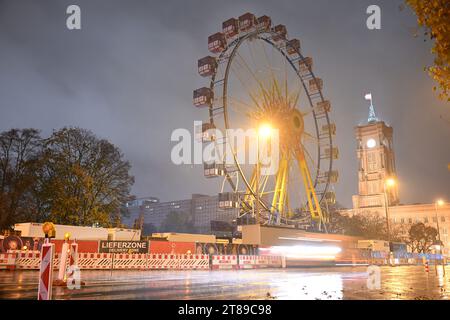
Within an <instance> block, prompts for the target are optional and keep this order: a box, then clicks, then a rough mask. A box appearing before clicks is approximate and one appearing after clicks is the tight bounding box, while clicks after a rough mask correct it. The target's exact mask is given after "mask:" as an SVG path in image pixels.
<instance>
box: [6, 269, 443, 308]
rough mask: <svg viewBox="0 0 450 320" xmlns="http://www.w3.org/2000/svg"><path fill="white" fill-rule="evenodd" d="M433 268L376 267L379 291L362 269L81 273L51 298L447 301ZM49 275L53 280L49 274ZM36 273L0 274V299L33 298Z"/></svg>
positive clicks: (54, 291)
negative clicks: (75, 284) (76, 284)
mask: <svg viewBox="0 0 450 320" xmlns="http://www.w3.org/2000/svg"><path fill="white" fill-rule="evenodd" d="M440 268H441V269H439V272H438V274H437V275H436V272H435V268H434V266H430V272H429V274H427V273H426V272H425V271H424V268H423V267H422V266H397V267H381V288H380V289H374V290H369V289H368V288H367V278H368V274H367V267H363V266H358V267H332V268H295V269H257V270H238V271H236V270H230V271H228V270H226V271H225V270H224V271H217V270H215V271H200V270H195V271H155V270H153V271H121V270H115V271H113V272H111V271H81V272H82V273H81V277H82V280H83V281H84V282H85V286H83V287H82V288H81V289H79V290H69V289H63V288H60V287H54V288H53V298H54V299H209V300H211V299H219V300H220V299H280V300H283V299H311V300H314V299H321V300H325V299H332V300H341V299H377V300H378V299H410V300H414V299H416V300H417V299H446V300H448V299H450V266H447V267H446V276H444V275H443V272H442V267H440ZM54 276H56V275H55V274H54ZM37 280H38V272H37V271H14V272H12V271H0V299H35V298H36V295H37V286H38V281H37Z"/></svg>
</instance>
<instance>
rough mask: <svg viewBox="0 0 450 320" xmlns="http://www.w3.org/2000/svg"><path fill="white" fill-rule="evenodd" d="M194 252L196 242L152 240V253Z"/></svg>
mask: <svg viewBox="0 0 450 320" xmlns="http://www.w3.org/2000/svg"><path fill="white" fill-rule="evenodd" d="M189 252H190V253H191V254H194V253H195V243H194V242H170V241H154V240H153V241H150V253H170V254H188V253H189Z"/></svg>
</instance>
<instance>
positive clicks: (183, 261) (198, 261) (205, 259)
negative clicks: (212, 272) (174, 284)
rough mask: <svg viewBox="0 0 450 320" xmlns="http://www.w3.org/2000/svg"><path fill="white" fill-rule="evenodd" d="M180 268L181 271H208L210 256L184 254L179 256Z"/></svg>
mask: <svg viewBox="0 0 450 320" xmlns="http://www.w3.org/2000/svg"><path fill="white" fill-rule="evenodd" d="M178 263H179V266H178V268H179V269H181V270H208V269H209V256H208V255H207V254H182V255H179V256H178Z"/></svg>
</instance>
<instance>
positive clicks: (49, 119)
mask: <svg viewBox="0 0 450 320" xmlns="http://www.w3.org/2000/svg"><path fill="white" fill-rule="evenodd" d="M76 3H77V4H78V5H80V6H81V9H82V30H80V31H69V30H67V29H66V28H65V19H66V15H65V9H66V7H67V6H68V5H69V4H73V1H62V0H54V1H50V0H47V1H39V2H38V1H31V0H30V1H16V0H3V1H0V130H7V129H9V128H11V127H36V128H39V129H42V130H43V132H44V133H45V134H47V133H49V132H51V130H52V129H53V128H59V127H62V126H67V125H75V126H80V127H84V128H88V129H91V130H92V131H94V132H95V133H96V134H98V135H100V136H102V137H106V138H108V139H109V140H111V141H112V142H113V143H115V144H116V145H118V146H119V147H120V148H121V149H122V150H123V151H124V153H125V155H126V157H127V158H128V159H129V160H130V161H131V163H132V165H133V174H134V175H135V176H136V184H135V187H134V192H135V193H136V194H137V195H139V196H143V195H155V196H159V197H161V198H162V199H165V200H168V199H177V198H184V197H189V196H190V194H191V193H193V192H203V193H213V192H215V191H212V190H218V189H219V184H218V183H217V182H212V181H207V180H206V179H204V178H203V177H202V172H201V168H197V167H196V168H191V167H189V166H188V167H184V166H183V167H177V166H174V165H172V164H171V162H170V150H171V146H172V145H171V144H170V134H171V132H172V130H173V129H174V128H179V127H187V128H190V127H191V126H192V124H193V121H194V120H199V119H202V118H203V113H202V112H200V111H198V110H195V108H194V107H193V106H192V104H191V96H192V90H193V89H195V88H196V87H199V86H203V85H204V84H205V82H204V80H203V79H201V78H200V77H199V76H198V75H197V73H196V62H197V59H198V58H200V57H202V56H204V55H206V54H207V53H208V52H207V44H206V41H207V37H208V35H210V34H212V33H214V32H216V31H218V30H219V28H220V26H221V22H222V21H224V20H225V19H227V18H229V17H231V16H238V15H240V14H241V13H243V12H246V11H251V12H254V13H256V14H258V15H262V14H267V15H269V16H271V17H272V19H273V20H274V21H275V22H278V23H283V24H285V25H286V26H287V28H288V30H289V34H290V35H291V36H294V37H298V38H300V39H301V40H302V45H303V47H304V50H305V51H306V52H307V54H308V55H311V56H313V57H314V59H315V70H316V74H318V75H320V76H321V77H322V78H323V79H324V81H325V93H326V95H327V97H329V99H330V100H331V101H332V103H333V107H334V109H333V115H332V116H333V119H334V121H335V122H336V124H337V128H338V136H337V145H338V146H339V148H340V151H341V152H340V153H341V159H340V160H339V161H338V162H337V167H338V169H339V171H340V176H341V180H340V183H339V184H338V185H337V186H336V191H337V196H338V199H339V201H340V202H342V203H344V204H346V205H348V206H350V205H351V195H352V194H354V193H355V192H356V186H357V183H356V181H357V176H356V156H355V142H354V136H353V127H354V126H355V125H356V124H358V123H360V122H363V121H364V120H365V118H366V117H367V106H366V102H365V101H364V99H363V94H364V93H365V92H366V91H368V90H370V91H372V93H373V95H374V103H375V107H376V110H377V112H378V115H379V117H381V118H382V119H384V120H385V121H386V122H388V123H389V124H391V125H392V126H393V127H394V133H395V144H396V156H397V169H398V173H399V179H400V184H401V188H400V195H401V199H402V202H408V203H412V202H430V201H432V200H433V199H434V198H435V197H437V196H442V197H447V198H448V199H450V174H449V172H448V171H447V169H446V165H447V163H448V162H450V147H449V141H450V125H449V124H448V123H446V122H445V121H443V120H440V119H439V116H440V115H444V117H447V118H450V115H449V111H448V110H449V108H448V105H444V103H443V102H440V101H438V99H437V98H436V96H435V95H434V94H433V93H432V92H431V88H432V86H433V82H432V81H431V80H430V79H429V78H428V76H427V75H426V74H425V73H424V72H423V66H425V65H427V64H429V63H431V62H432V56H431V55H430V53H429V49H430V48H429V44H428V43H424V42H423V41H422V39H419V38H414V37H413V36H412V34H411V33H410V31H409V30H410V28H411V27H414V26H415V20H414V17H413V15H412V14H411V13H410V12H409V11H400V10H399V8H398V6H399V5H400V4H401V3H402V1H391V0H389V1H378V3H379V5H380V6H381V8H382V30H380V31H369V30H368V29H367V28H365V19H366V16H365V9H366V8H367V6H368V5H370V4H372V3H371V1H365V0H364V1H362V0H361V1H358V0H353V1H350V0H342V1H331V0H329V1H326V0H315V1H312V0H311V1H306V0H304V1H300V0H292V1H265V0H264V1H263V0H260V1H198V0H196V1H124V0H123V1H113V0H108V1H106V0H104V1H100V0H98V1H87V0H80V1H76Z"/></svg>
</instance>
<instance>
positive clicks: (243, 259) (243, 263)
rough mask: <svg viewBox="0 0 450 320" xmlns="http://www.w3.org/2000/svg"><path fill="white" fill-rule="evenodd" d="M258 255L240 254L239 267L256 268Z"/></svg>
mask: <svg viewBox="0 0 450 320" xmlns="http://www.w3.org/2000/svg"><path fill="white" fill-rule="evenodd" d="M255 260H256V256H250V255H239V269H254V268H256V261H255Z"/></svg>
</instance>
